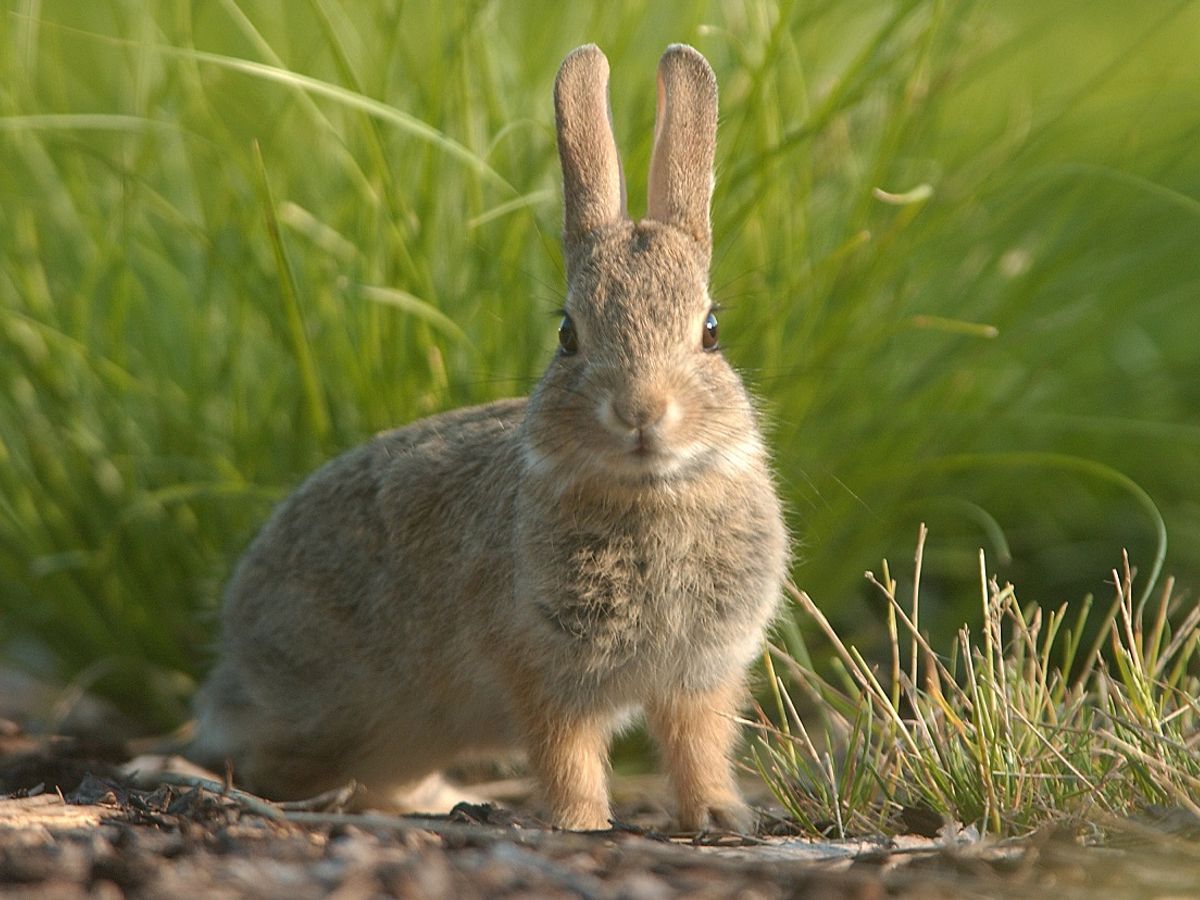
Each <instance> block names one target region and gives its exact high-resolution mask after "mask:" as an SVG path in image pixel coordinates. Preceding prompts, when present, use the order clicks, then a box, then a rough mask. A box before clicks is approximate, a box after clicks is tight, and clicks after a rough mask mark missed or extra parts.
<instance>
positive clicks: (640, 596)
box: [515, 480, 785, 702]
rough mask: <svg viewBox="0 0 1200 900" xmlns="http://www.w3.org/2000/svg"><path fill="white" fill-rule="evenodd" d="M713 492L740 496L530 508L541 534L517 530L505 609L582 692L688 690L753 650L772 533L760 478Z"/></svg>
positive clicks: (765, 602)
mask: <svg viewBox="0 0 1200 900" xmlns="http://www.w3.org/2000/svg"><path fill="white" fill-rule="evenodd" d="M725 488H726V490H733V491H738V492H740V493H742V494H744V495H745V496H741V497H739V498H738V501H739V502H738V503H737V504H728V505H727V504H725V503H723V502H721V500H720V499H719V498H718V496H716V495H714V496H713V497H712V498H711V500H710V499H709V498H707V497H703V496H702V497H700V498H699V499H697V498H695V497H691V498H689V500H688V501H687V502H684V501H678V502H672V500H671V499H670V497H669V496H666V497H664V496H660V495H658V494H657V493H656V492H655V490H654V489H653V488H647V491H646V493H647V496H645V497H643V498H638V497H636V496H634V497H631V498H626V499H625V502H623V503H622V504H620V505H619V506H618V508H616V509H614V508H613V507H612V505H611V504H602V505H600V506H598V507H597V506H589V505H588V504H587V503H586V502H582V501H574V502H572V501H571V500H570V499H564V501H563V502H561V503H560V504H557V505H554V506H551V505H547V506H546V507H545V508H544V509H541V510H540V511H539V514H538V516H537V519H538V520H539V521H541V522H542V523H543V525H549V526H550V527H542V528H539V529H534V530H531V531H529V532H527V533H522V532H521V531H520V530H518V547H517V573H516V574H517V583H516V591H517V596H516V598H515V600H516V603H517V604H518V607H519V608H522V609H524V610H525V611H526V612H527V614H528V617H529V618H531V619H532V620H533V623H532V624H533V625H534V628H533V629H532V632H533V633H535V634H536V635H537V636H538V640H540V641H541V642H542V643H543V649H542V652H541V655H542V656H544V657H547V658H552V659H563V660H571V661H572V664H573V666H574V667H575V668H574V673H573V678H572V679H571V680H572V681H573V682H574V683H575V684H576V685H577V686H578V687H579V689H580V690H581V691H582V692H584V693H585V694H587V695H588V696H594V695H596V694H597V693H599V694H602V695H603V694H611V695H612V699H613V700H614V702H625V701H636V700H638V699H641V697H639V696H637V695H639V694H643V693H644V692H645V691H646V690H647V689H650V690H653V689H654V686H655V685H661V684H662V683H663V682H664V681H665V682H668V683H670V684H671V685H673V686H682V687H687V686H692V687H694V688H695V689H697V690H699V689H703V688H705V687H707V685H708V684H709V683H711V682H715V681H718V680H720V679H723V678H727V677H728V675H729V672H730V671H732V670H735V669H738V668H740V667H742V666H744V665H745V664H746V662H747V661H748V659H749V657H750V656H751V655H753V654H754V653H755V652H756V650H757V648H758V643H759V639H760V636H761V633H762V630H763V628H764V627H765V625H766V624H767V622H768V621H769V620H770V618H771V617H772V615H773V613H774V610H775V605H776V602H777V591H778V584H779V580H780V573H781V571H782V567H783V565H784V557H785V551H784V544H785V541H784V536H783V527H782V524H781V521H780V516H779V509H778V505H777V503H776V501H775V499H774V494H773V493H772V492H771V490H770V487H769V484H768V483H766V482H765V480H764V483H763V484H759V483H757V482H755V483H753V484H751V485H748V486H747V485H728V486H725ZM747 488H749V489H747ZM527 518H530V517H527Z"/></svg>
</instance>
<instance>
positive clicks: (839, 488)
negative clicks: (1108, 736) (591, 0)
mask: <svg viewBox="0 0 1200 900" xmlns="http://www.w3.org/2000/svg"><path fill="white" fill-rule="evenodd" d="M1198 29H1200V8H1198V7H1196V5H1195V4H1189V3H1183V2H1180V3H1173V4H1157V5H1154V6H1153V7H1152V8H1143V7H1138V6H1136V5H1134V4H1127V3H1119V2H1115V0H1104V2H1099V3H1092V4H1087V6H1086V7H1083V6H1080V5H1078V4H1068V3H1055V2H1051V3H1040V4H1033V3H1006V4H975V3H969V2H961V0H942V2H935V0H929V2H924V0H922V2H917V0H895V2H869V3H868V2H863V3H832V2H823V0H821V2H816V3H795V2H781V3H769V2H756V0H734V2H728V3H726V2H722V3H715V2H713V3H707V2H697V3H691V4H682V5H672V6H671V8H670V10H669V11H667V10H665V9H664V8H663V7H662V6H661V5H659V6H656V7H654V10H653V12H650V10H649V7H648V6H647V5H646V4H641V3H633V2H628V3H610V4H603V5H601V4H596V5H594V6H592V7H588V6H585V5H580V4H558V5H555V6H547V7H545V8H540V7H539V6H537V5H531V4H524V5H521V4H515V3H503V2H493V3H464V4H461V5H457V4H414V3H409V4H404V3H400V2H387V0H381V2H376V3H369V4H368V3H351V2H349V0H253V2H252V0H211V2H203V3H200V2H188V0H157V2H133V0H94V2H88V3H79V2H76V0H41V2H34V0H19V2H13V3H9V4H7V6H6V9H5V10H4V11H3V12H2V13H0V197H2V198H3V201H2V202H0V656H3V658H4V659H6V660H8V661H15V662H18V663H20V664H22V665H25V666H29V667H32V668H34V669H36V670H38V671H41V672H43V673H45V674H48V675H49V676H51V677H55V678H60V679H77V680H78V681H79V682H80V683H81V684H87V685H91V684H94V685H95V687H96V689H97V690H101V691H103V692H104V693H106V694H107V695H109V696H111V697H114V698H116V699H118V700H119V701H120V702H121V704H122V705H123V706H124V707H125V708H126V709H127V710H130V711H133V712H135V713H136V714H137V715H138V716H140V717H141V718H142V719H143V720H145V721H147V722H148V723H151V724H153V725H157V726H161V725H164V724H169V723H172V722H175V721H177V720H178V719H179V718H180V717H181V716H182V715H183V714H184V713H183V709H184V708H183V705H182V704H183V702H184V701H185V699H186V697H187V696H188V694H189V693H190V691H191V689H192V687H193V685H194V679H195V677H196V676H197V674H198V673H200V672H201V671H202V670H203V668H204V666H205V665H206V661H207V660H206V649H205V647H206V642H207V641H208V639H209V637H210V636H211V626H212V617H213V610H214V609H215V606H216V603H217V599H218V596H219V590H220V584H221V582H222V581H223V579H224V578H225V576H226V574H227V573H228V570H229V567H230V566H231V565H232V562H233V560H234V559H235V558H236V556H237V554H238V553H239V552H240V550H241V549H242V548H243V547H244V546H245V544H246V542H247V541H248V540H249V538H250V536H251V535H252V534H253V531H254V529H255V527H256V526H257V525H258V524H259V523H260V522H261V521H262V520H263V518H264V517H265V515H266V514H267V512H268V510H269V509H270V506H271V504H272V503H273V502H274V501H275V500H276V499H277V498H279V497H280V496H282V495H283V494H284V493H285V492H286V491H287V490H288V489H289V488H290V487H291V486H293V485H295V484H296V483H297V481H298V480H299V479H300V478H301V477H302V476H303V475H304V474H305V473H306V472H308V471H311V470H312V469H313V468H315V467H316V466H317V465H318V464H320V463H321V462H322V461H324V460H325V459H327V458H329V457H330V456H331V455H333V454H335V453H336V452H338V451H339V450H341V449H343V448H346V447H349V446H351V445H353V444H355V443H356V442H358V441H360V440H362V439H363V438H364V437H366V436H367V435H369V434H371V433H373V432H374V431H377V430H379V429H382V428H385V427H389V426H391V425H394V424H398V423H402V422H405V421H408V420H411V419H414V418H417V417H419V416H422V415H426V414H428V413H432V412H436V411H438V410H442V409H447V408H451V407H454V406H458V405H461V404H465V403H471V402H477V401H484V400H488V399H492V398H496V397H500V396H504V395H511V394H514V393H521V392H524V391H525V390H526V389H527V388H528V386H529V384H530V383H531V381H532V380H533V379H534V378H536V377H537V375H538V372H539V370H540V368H541V366H542V364H543V362H544V360H545V359H546V358H547V355H548V353H549V352H550V348H551V347H552V345H553V341H554V320H553V317H552V316H551V315H548V314H549V313H551V312H552V311H553V310H554V309H555V308H556V307H557V305H558V303H559V299H558V295H559V293H560V291H561V289H562V273H561V262H560V257H559V250H558V246H557V233H558V229H559V216H560V209H559V201H558V171H557V159H556V156H555V153H554V138H553V129H552V118H551V106H550V86H551V82H552V79H553V76H554V72H555V70H556V68H557V65H558V63H559V61H560V60H561V59H562V57H563V55H564V54H565V53H566V52H567V51H568V50H569V49H570V48H571V47H573V46H575V45H577V44H579V43H582V42H584V41H588V40H594V41H596V42H597V43H599V44H600V45H601V46H602V47H603V48H604V49H605V50H606V52H607V53H608V55H609V58H610V60H611V62H612V66H613V100H614V108H613V113H614V116H615V124H616V131H617V134H618V140H619V142H620V144H621V146H622V149H623V152H624V155H625V163H626V169H627V171H628V172H629V173H630V185H629V187H630V194H631V196H630V207H631V209H632V210H639V209H641V208H643V206H644V192H645V187H644V174H643V173H644V172H645V170H646V166H647V163H648V158H649V150H650V139H651V127H652V120H653V114H654V103H653V71H654V66H655V63H656V61H657V58H658V55H659V54H660V53H661V51H662V49H663V47H664V46H665V45H666V44H667V43H669V42H671V41H679V40H683V41H688V42H691V43H693V44H695V45H696V46H698V47H699V48H700V49H701V50H702V51H703V52H704V53H705V54H706V55H707V56H708V57H709V59H710V60H711V61H712V63H713V66H714V68H715V69H716V71H717V74H718V77H719V79H720V81H721V86H722V131H721V135H720V142H719V147H718V165H719V173H718V187H717V193H716V205H715V209H714V216H715V229H716V239H717V248H718V249H717V254H716V260H715V266H714V272H713V292H714V295H715V296H716V297H717V298H718V299H719V300H720V302H721V303H722V304H723V305H724V306H725V307H726V309H727V311H726V312H725V313H724V314H723V318H722V337H723V339H724V340H725V341H726V342H727V345H728V348H729V349H728V353H729V355H730V357H731V358H732V359H733V361H734V362H735V363H736V364H738V365H739V366H741V367H742V369H743V370H744V371H745V372H746V374H747V378H748V380H749V381H751V382H752V384H753V385H754V388H755V390H756V392H757V393H758V394H759V396H761V397H762V399H763V402H764V406H765V409H766V410H767V412H768V415H769V417H770V419H771V421H772V423H773V427H772V435H771V441H772V444H773V446H774V447H775V448H776V455H777V459H778V469H779V473H780V481H781V486H782V489H783V491H784V493H785V495H786V498H787V502H788V506H789V510H790V518H791V524H792V527H793V529H794V533H795V536H796V538H797V542H798V561H797V564H796V567H795V571H794V574H795V578H796V580H797V582H798V583H799V584H801V585H802V586H803V587H804V588H805V589H806V590H807V591H808V592H809V593H810V594H811V595H812V596H814V597H817V598H819V599H820V601H821V604H822V608H823V609H824V610H825V612H826V614H827V615H828V616H829V617H830V619H831V620H832V621H833V622H834V623H835V625H836V627H837V628H838V630H839V632H840V633H842V634H845V635H846V637H847V640H848V641H852V642H855V643H858V644H859V645H860V646H862V647H863V648H864V651H865V652H867V653H868V654H870V653H872V652H873V651H874V650H876V649H880V648H884V649H886V642H885V641H884V639H883V638H884V632H885V628H884V624H885V622H886V620H887V619H886V615H885V614H884V610H882V609H881V608H880V606H879V605H878V603H877V600H876V598H875V597H874V596H873V595H872V593H871V592H869V591H865V590H863V589H862V587H861V586H860V582H859V577H860V573H861V571H862V570H863V569H864V568H867V567H868V566H869V565H872V564H873V563H872V561H873V560H878V559H880V558H885V557H890V558H899V555H901V554H905V553H906V552H907V549H906V547H905V545H906V543H907V542H908V540H909V538H908V535H910V534H911V533H912V529H913V528H914V527H915V524H916V523H917V522H918V521H920V520H926V521H928V522H929V523H930V526H931V528H933V530H934V533H935V534H937V535H938V536H939V541H938V544H937V547H938V552H937V553H934V552H932V551H931V552H930V553H929V554H927V556H926V559H925V560H924V567H925V573H924V578H925V585H926V586H925V611H924V613H923V622H924V623H925V625H926V626H927V627H929V628H930V629H931V637H930V640H932V641H934V642H937V641H939V640H940V637H939V635H940V636H942V637H946V636H948V635H950V634H952V632H951V631H950V630H948V629H949V628H950V627H952V625H953V624H954V623H956V622H958V621H961V620H962V619H963V618H967V617H972V620H974V618H973V617H974V615H975V610H974V609H964V608H959V609H955V608H954V604H953V602H952V600H951V599H950V598H954V597H961V596H966V595H967V592H966V591H965V589H964V588H965V587H966V586H967V585H970V584H972V583H974V582H976V581H977V579H978V563H977V559H976V548H977V547H978V546H980V545H981V544H982V545H985V546H986V547H987V549H988V552H989V555H990V558H991V559H993V560H996V561H997V563H998V566H999V570H1000V572H1001V580H1002V581H1003V580H1012V581H1014V582H1015V583H1018V584H1021V585H1022V586H1023V590H1026V591H1028V592H1029V593H1028V594H1027V597H1028V598H1030V599H1036V600H1037V601H1039V602H1041V603H1043V604H1045V605H1046V608H1057V606H1058V604H1059V603H1060V602H1062V601H1064V600H1071V601H1075V600H1076V599H1077V598H1079V597H1081V596H1083V595H1084V594H1085V593H1087V592H1088V591H1093V590H1097V591H1098V590H1099V587H1100V585H1099V584H1098V583H1097V582H1094V581H1092V578H1093V576H1094V575H1096V574H1097V573H1102V572H1104V571H1106V569H1107V568H1108V567H1109V566H1110V565H1111V561H1112V560H1114V559H1117V558H1119V553H1120V550H1121V548H1122V547H1128V548H1129V550H1130V553H1131V556H1132V558H1133V559H1134V560H1135V561H1137V562H1139V563H1141V565H1142V566H1143V569H1142V572H1141V574H1140V577H1139V583H1141V584H1143V585H1144V586H1145V590H1147V591H1149V590H1150V589H1151V588H1152V587H1155V586H1154V585H1153V584H1152V582H1153V581H1154V578H1153V577H1148V576H1157V574H1158V572H1159V569H1160V563H1163V564H1164V565H1165V571H1169V572H1174V573H1175V574H1177V575H1178V576H1179V582H1180V584H1183V585H1185V586H1194V585H1196V584H1200V577H1198V576H1200V424H1198V423H1200V354H1197V353H1196V334H1197V333H1198V331H1200V312H1198V311H1197V307H1196V296H1197V289H1198V288H1200V254H1198V253H1196V246H1197V238H1198V237H1200V200H1198V199H1197V198H1200V117H1198V116H1197V113H1196V104H1195V85H1196V77H1197V74H1198V69H1200V64H1198V63H1197V61H1196V54H1195V35H1196V33H1197V31H1198ZM1165 534H1169V535H1170V539H1171V545H1170V553H1169V554H1166V551H1167V546H1166V543H1165V537H1164V535H1165ZM1164 554H1166V555H1165V557H1164ZM1150 570H1153V571H1150ZM1155 589H1156V590H1157V588H1155ZM1006 596H1007V595H1006ZM1156 596H1157V595H1156ZM1185 596H1186V594H1185ZM997 603H999V604H1000V605H1001V606H1002V607H1003V609H1004V610H1005V612H1004V615H1015V610H1016V606H1015V605H1014V604H1012V603H1011V602H1010V601H1007V600H1005V601H1003V602H1001V600H997ZM1022 609H1024V607H1022ZM1014 621H1015V620H1014ZM1046 621H1047V622H1048V621H1049V618H1048V617H1047V619H1046ZM800 622H801V626H802V629H804V633H808V632H807V629H809V627H810V623H808V622H807V620H804V619H803V618H801V620H800ZM1026 626H1028V623H1026ZM800 634H801V632H800V631H794V630H792V631H789V632H788V635H789V636H788V640H789V642H790V643H791V644H792V645H793V646H798V643H797V640H798V638H799V636H800ZM937 645H938V646H941V644H940V643H939V644H937ZM987 658H989V659H991V658H993V657H991V656H989V657H987ZM819 663H820V664H821V665H823V664H824V661H823V660H820V661H819ZM1073 677H1081V676H1080V675H1079V673H1076V674H1075V675H1074V676H1073ZM1070 683H1071V684H1074V682H1070ZM1089 684H1090V683H1089ZM1122 684H1125V682H1124V681H1122ZM875 727H877V728H878V727H881V725H880V723H879V722H876V726H875ZM931 777H932V776H931ZM958 803H959V801H957V800H956V804H958ZM960 805H961V804H960ZM956 808H957V807H956ZM997 809H1000V808H998V807H989V808H988V809H987V810H986V815H987V816H992V815H994V814H1002V815H1007V812H1006V811H1005V810H1004V809H1000V811H999V813H997V812H996V810H997Z"/></svg>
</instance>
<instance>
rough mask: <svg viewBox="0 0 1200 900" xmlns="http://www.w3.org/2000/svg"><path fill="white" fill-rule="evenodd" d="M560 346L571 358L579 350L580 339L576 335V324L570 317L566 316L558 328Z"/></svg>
mask: <svg viewBox="0 0 1200 900" xmlns="http://www.w3.org/2000/svg"><path fill="white" fill-rule="evenodd" d="M558 345H559V346H560V347H562V352H563V353H564V354H565V355H567V356H571V355H572V354H573V353H575V352H576V351H577V350H578V349H579V338H578V337H576V335H575V323H574V322H572V321H571V317H570V316H566V315H564V316H563V318H562V322H561V324H559V326H558Z"/></svg>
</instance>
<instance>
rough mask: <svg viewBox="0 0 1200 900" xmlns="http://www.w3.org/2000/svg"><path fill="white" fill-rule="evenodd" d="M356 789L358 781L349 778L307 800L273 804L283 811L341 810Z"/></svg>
mask: <svg viewBox="0 0 1200 900" xmlns="http://www.w3.org/2000/svg"><path fill="white" fill-rule="evenodd" d="M358 791H359V784H358V782H357V781H353V780H351V781H348V782H347V783H346V784H343V785H342V786H341V787H336V788H334V789H333V790H329V791H325V792H324V793H322V794H317V795H316V796H315V797H309V798H308V799H307V800H285V801H283V802H281V803H277V804H275V805H276V806H278V807H279V808H280V809H281V810H283V811H284V812H342V811H343V810H344V809H345V808H346V805H347V804H348V803H349V802H350V801H351V800H353V799H354V795H355V794H357V793H358Z"/></svg>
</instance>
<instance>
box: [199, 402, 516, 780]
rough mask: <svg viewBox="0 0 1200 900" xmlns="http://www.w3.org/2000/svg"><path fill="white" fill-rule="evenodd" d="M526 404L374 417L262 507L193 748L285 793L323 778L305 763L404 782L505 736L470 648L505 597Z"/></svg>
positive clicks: (228, 600) (497, 695)
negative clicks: (390, 419) (366, 432)
mask: <svg viewBox="0 0 1200 900" xmlns="http://www.w3.org/2000/svg"><path fill="white" fill-rule="evenodd" d="M524 408H525V401H524V400H512V401H502V402H499V403H494V404H489V405H486V406H480V407H473V408H469V409H463V410H456V411H454V412H451V413H446V414H443V415H440V416H434V417H432V418H429V419H424V420H421V421H419V422H416V423H414V424H412V425H410V426H407V427H405V428H400V429H397V430H394V431H390V432H385V433H383V434H381V435H379V436H377V437H376V438H375V439H373V440H372V441H370V442H368V443H366V444H364V445H362V446H361V447H358V448H356V449H354V450H351V451H350V452H348V453H346V454H344V455H342V456H340V457H338V458H337V459H335V460H333V461H332V462H330V463H329V464H328V465H326V466H325V467H323V468H321V469H319V470H318V471H317V472H316V473H314V474H313V475H312V476H311V477H310V478H309V479H308V480H307V481H306V482H305V483H304V484H303V485H302V486H301V487H300V488H299V489H298V490H297V491H296V492H295V493H294V494H293V495H292V496H291V497H289V498H288V499H287V500H285V501H284V502H283V503H282V504H281V505H280V506H279V507H278V508H277V509H276V511H275V512H274V513H273V514H272V516H271V518H270V520H269V521H268V522H267V524H266V525H265V526H264V527H263V529H262V531H261V532H260V533H259V534H258V536H257V537H256V538H255V540H254V541H253V543H252V544H251V546H250V548H249V550H248V551H247V552H246V554H245V556H244V557H243V559H242V561H241V562H240V563H239V565H238V567H237V570H236V571H235V573H234V576H233V578H232V579H231V581H230V583H229V586H228V588H227V591H226V596H225V602H224V607H223V610H222V623H221V624H222V629H221V639H220V642H221V646H220V649H221V654H220V656H221V658H220V662H219V663H218V667H217V669H216V670H215V671H214V673H213V676H212V677H211V679H210V682H209V684H208V685H207V686H206V688H205V690H204V692H203V694H202V695H201V698H200V701H199V704H198V706H199V715H200V728H199V729H198V731H199V734H200V736H201V738H202V740H203V741H204V746H201V747H197V748H194V751H193V753H194V755H195V756H197V757H199V758H201V759H211V760H217V759H221V758H225V757H229V758H232V759H233V761H234V765H235V768H238V767H239V766H240V770H239V771H240V773H241V776H242V778H243V780H244V781H246V782H247V783H250V784H253V785H255V786H257V787H259V788H260V789H263V790H264V791H267V792H269V793H273V794H279V795H282V794H295V793H304V792H307V791H311V790H313V789H314V788H318V787H320V785H321V783H322V782H320V781H319V780H314V778H315V775H309V774H308V773H309V772H310V771H311V772H314V773H315V772H316V771H318V770H322V769H324V770H326V771H328V773H329V777H330V778H331V780H332V782H333V783H336V782H337V778H338V777H341V776H342V775H343V773H344V772H345V771H353V772H354V773H355V774H356V776H357V777H358V778H360V779H361V780H367V781H369V780H370V779H369V775H370V772H371V770H373V769H374V768H376V767H377V766H382V767H383V768H384V769H386V772H382V771H381V772H380V780H382V781H387V782H404V781H409V780H413V779H415V778H418V777H420V776H421V775H423V774H426V773H428V772H431V771H434V770H436V769H437V768H439V767H440V766H441V765H443V764H444V763H445V761H446V759H447V758H449V757H451V756H455V755H458V756H461V755H463V754H464V753H470V752H471V751H472V750H475V749H478V750H480V751H483V750H488V749H494V748H497V747H504V746H507V745H508V744H509V743H510V742H511V740H512V736H511V735H510V734H509V720H510V717H509V715H508V714H507V711H506V709H505V701H504V697H503V695H502V693H501V692H500V691H499V690H498V686H497V678H496V677H495V673H493V672H492V671H490V669H489V668H488V666H489V663H488V660H487V658H486V656H484V655H482V654H480V653H479V652H478V646H479V644H480V643H481V642H485V641H486V640H487V639H488V635H489V634H490V633H492V632H493V631H494V630H495V624H494V623H495V620H496V617H497V612H498V611H500V613H501V615H502V614H503V613H502V607H503V606H504V605H505V598H507V597H511V595H512V563H511V560H512V552H511V549H510V543H511V534H512V528H511V518H512V513H513V504H514V497H515V491H516V484H517V477H516V476H517V474H518V472H519V468H520V465H521V460H520V449H519V444H518V431H519V427H520V423H521V420H522V417H523V413H524ZM506 523H507V524H506ZM398 737H403V740H400V741H397V738H398ZM377 754H378V755H380V756H383V755H387V756H388V757H389V758H388V759H387V761H386V762H384V761H379V762H378V763H377V762H376V761H375V760H374V757H375V756H376V755H377ZM306 756H308V757H311V760H306V759H305V757H306ZM289 767H291V768H295V769H297V771H296V772H294V773H292V774H290V775H289V773H288V771H287V769H288V768H289ZM290 782H295V785H294V787H293V786H292V784H291V783H290Z"/></svg>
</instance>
